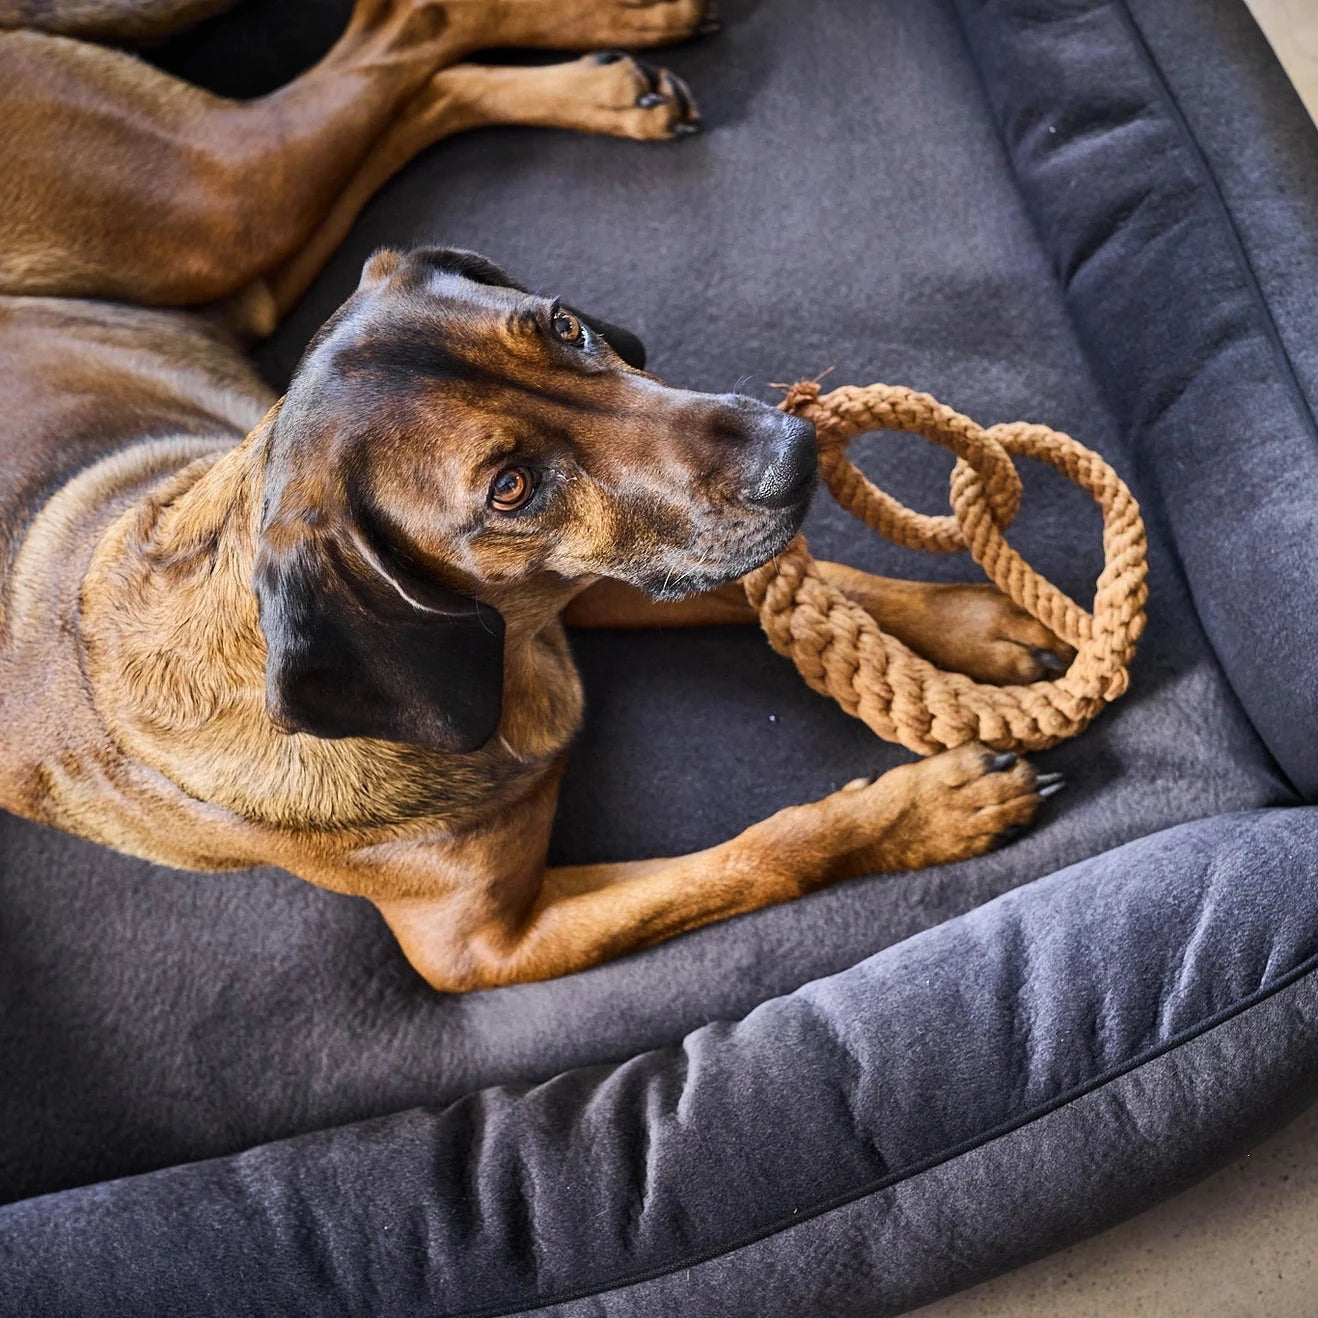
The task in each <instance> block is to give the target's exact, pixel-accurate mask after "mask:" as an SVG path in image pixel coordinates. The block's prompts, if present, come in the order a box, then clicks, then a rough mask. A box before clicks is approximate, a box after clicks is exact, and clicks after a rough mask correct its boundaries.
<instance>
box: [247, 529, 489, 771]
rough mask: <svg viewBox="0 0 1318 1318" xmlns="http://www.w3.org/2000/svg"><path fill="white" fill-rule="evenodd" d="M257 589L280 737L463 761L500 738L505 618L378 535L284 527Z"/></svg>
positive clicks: (262, 555)
mask: <svg viewBox="0 0 1318 1318" xmlns="http://www.w3.org/2000/svg"><path fill="white" fill-rule="evenodd" d="M253 584H254V587H255V591H256V597H257V601H258V603H259V605H260V616H261V630H262V631H263V632H264V633H265V640H266V652H267V657H266V707H267V709H268V710H269V713H270V716H271V718H272V719H273V720H274V721H275V722H276V723H277V724H278V725H279V726H280V727H282V728H284V729H286V730H287V731H290V732H307V733H311V734H312V735H313V736H316V737H330V738H337V737H374V738H379V739H380V740H383V741H399V742H406V743H408V744H410V745H414V746H425V747H428V748H430V749H432V750H440V751H457V752H468V751H473V750H476V749H478V748H479V747H480V746H483V745H484V744H485V743H486V742H487V741H488V740H489V739H490V737H492V736H493V735H494V732H495V729H496V728H497V727H498V724H499V712H500V704H501V698H502V692H503V618H502V617H501V615H500V614H499V612H498V610H496V609H493V608H491V607H489V606H488V605H486V604H481V603H479V602H477V601H476V600H473V599H468V598H467V597H465V596H463V595H460V594H458V593H457V592H455V591H451V590H448V589H446V588H445V587H442V586H439V585H437V584H436V583H435V582H433V581H428V580H426V579H424V578H423V577H422V576H420V574H418V573H417V572H415V571H414V570H412V569H411V568H410V567H409V566H408V565H407V564H406V563H405V562H403V561H402V560H401V559H400V558H398V557H397V556H395V555H392V554H390V553H389V552H388V550H387V548H386V547H384V546H383V544H382V543H381V542H380V540H379V538H378V536H374V535H372V534H371V533H370V529H369V527H366V526H361V527H357V526H354V527H353V528H352V530H351V531H350V532H345V530H344V529H343V528H340V529H338V530H337V531H336V530H333V529H331V528H330V527H329V526H327V525H324V524H322V525H319V526H315V525H308V524H307V523H306V521H305V520H302V519H299V520H298V521H296V522H281V521H278V520H276V521H275V523H273V524H272V525H268V526H267V527H266V529H265V530H264V532H263V534H262V538H261V544H260V548H259V550H258V553H257V559H256V570H255V577H254V582H253Z"/></svg>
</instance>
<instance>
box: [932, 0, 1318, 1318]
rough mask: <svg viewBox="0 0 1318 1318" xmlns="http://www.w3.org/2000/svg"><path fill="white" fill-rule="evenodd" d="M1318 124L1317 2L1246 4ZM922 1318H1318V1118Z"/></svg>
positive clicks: (1313, 1112) (1313, 1114)
mask: <svg viewBox="0 0 1318 1318" xmlns="http://www.w3.org/2000/svg"><path fill="white" fill-rule="evenodd" d="M1248 3H1249V7H1250V8H1251V9H1252V10H1253V11H1254V17H1255V18H1256V19H1257V20H1258V23H1259V26H1260V27H1262V29H1263V31H1264V32H1265V33H1266V34H1267V37H1268V40H1269V41H1270V42H1271V43H1272V46H1273V49H1274V50H1276V52H1277V55H1278V57H1279V58H1280V60H1281V62H1282V65H1283V67H1284V68H1285V69H1286V72H1287V73H1288V74H1289V75H1290V78H1291V81H1292V82H1293V83H1294V84H1295V86H1296V89H1297V90H1298V91H1299V93H1300V96H1301V98H1302V99H1303V101H1304V103H1305V105H1306V106H1307V107H1308V110H1309V113H1310V114H1311V115H1313V116H1314V118H1315V120H1318V0H1248ZM918 1312H919V1314H920V1318H1127V1316H1128V1315H1131V1316H1133V1315H1139V1314H1148V1315H1153V1316H1154V1318H1318V1107H1315V1108H1311V1109H1310V1110H1309V1111H1308V1112H1307V1113H1306V1114H1305V1115H1304V1116H1302V1117H1301V1118H1300V1119H1299V1120H1298V1121H1296V1122H1294V1123H1293V1124H1292V1125H1290V1126H1288V1127H1287V1128H1286V1129H1285V1130H1283V1131H1281V1132H1280V1133H1279V1134H1277V1135H1275V1136H1274V1137H1273V1138H1272V1139H1270V1140H1268V1141H1267V1142H1266V1143H1264V1144H1261V1145H1259V1146H1258V1148H1256V1149H1255V1150H1254V1152H1253V1153H1251V1154H1249V1155H1248V1156H1247V1157H1244V1158H1242V1159H1241V1160H1240V1161H1239V1162H1237V1163H1234V1164H1233V1165H1232V1166H1230V1167H1227V1168H1226V1169H1225V1170H1223V1171H1221V1172H1219V1173H1218V1174H1217V1175H1216V1176H1213V1177H1210V1178H1209V1179H1208V1180H1207V1181H1204V1182H1202V1183H1201V1184H1199V1185H1197V1186H1195V1187H1194V1188H1193V1189H1191V1190H1187V1191H1186V1192H1185V1193H1184V1194H1182V1195H1179V1196H1177V1198H1175V1199H1171V1200H1168V1201H1167V1203H1165V1204H1161V1205H1159V1206H1158V1207H1157V1208H1153V1209H1150V1210H1149V1211H1148V1212H1147V1213H1143V1214H1141V1215H1140V1216H1139V1217H1136V1218H1132V1219H1131V1220H1130V1221H1128V1222H1123V1223H1122V1224H1121V1225H1120V1226H1117V1227H1114V1228H1113V1229H1112V1230H1110V1231H1106V1232H1104V1233H1103V1234H1102V1235H1101V1236H1095V1237H1094V1238H1093V1239H1091V1240H1086V1241H1084V1242H1082V1243H1081V1244H1079V1245H1075V1246H1073V1247H1072V1248H1071V1249H1065V1250H1062V1251H1061V1253H1058V1254H1054V1255H1052V1256H1051V1257H1049V1258H1046V1259H1041V1260H1039V1262H1037V1263H1033V1264H1030V1265H1029V1266H1028V1267H1024V1268H1020V1269H1018V1270H1017V1271H1015V1272H1011V1273H1008V1274H1007V1275H1006V1276H1003V1277H999V1278H997V1279H996V1280H994V1281H990V1282H985V1283H984V1285H982V1286H976V1287H975V1288H974V1289H973V1290H969V1291H964V1292H962V1293H961V1294H960V1295H955V1296H953V1297H952V1298H950V1299H947V1300H942V1301H940V1302H939V1303H937V1304H930V1305H926V1306H925V1307H924V1308H923V1309H920V1310H919V1311H918Z"/></svg>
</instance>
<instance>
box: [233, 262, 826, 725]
mask: <svg viewBox="0 0 1318 1318" xmlns="http://www.w3.org/2000/svg"><path fill="white" fill-rule="evenodd" d="M643 365H644V350H643V349H642V348H641V346H640V344H639V342H638V341H637V340H636V339H635V338H634V336H632V335H630V334H628V333H627V332H626V331H623V330H619V329H617V328H616V327H614V326H611V325H607V324H605V323H603V322H600V321H597V320H594V319H593V318H591V317H589V316H586V315H585V314H583V313H581V312H578V311H575V310H573V309H570V308H567V307H564V306H562V305H561V304H559V303H558V302H556V301H554V300H553V299H550V298H546V297H537V296H533V295H531V294H529V293H527V292H526V291H525V290H524V289H522V288H521V287H520V286H518V285H517V284H515V283H514V282H513V281H512V280H510V279H509V278H508V277H507V276H506V275H504V274H503V272H502V271H500V270H498V269H497V268H496V267H494V266H492V265H490V264H489V263H488V262H486V261H484V260H483V259H482V258H479V257H476V256H473V255H472V254H470V253H465V252H454V251H448V250H421V251H416V252H411V253H409V254H407V255H401V256H400V255H399V254H397V253H393V252H384V253H380V254H377V255H376V256H375V257H373V258H372V259H371V260H370V261H369V262H368V263H367V265H366V268H365V270H364V272H363V277H362V283H361V286H360V287H359V289H358V291H357V292H356V294H354V296H353V297H352V298H350V299H349V301H348V302H347V303H345V305H344V306H343V307H342V308H341V309H340V310H339V312H338V313H336V315H335V316H334V317H333V318H332V319H331V320H330V321H329V323H328V324H327V325H326V326H325V327H324V329H323V330H322V331H321V333H320V334H319V335H318V336H317V338H316V340H315V341H314V342H313V343H312V345H311V347H310V348H309V349H308V351H307V354H306V356H305V357H304V359H303V361H302V364H301V365H300V366H299V368H298V372H297V374H296V376H295V378H294V381H293V384H292V386H291V387H290V389H289V392H288V396H287V398H286V399H285V402H284V404H283V407H282V410H281V412H280V415H279V417H278V419H277V421H276V422H275V425H274V429H273V432H272V435H271V439H270V450H269V459H268V464H267V471H266V495H265V513H264V525H263V539H262V546H261V551H260V555H259V558H258V572H257V580H256V587H257V594H258V597H259V598H260V600H261V604H262V625H263V627H264V628H265V631H266V637H267V642H268V645H269V648H270V653H271V660H270V666H271V678H272V681H271V686H270V697H271V700H270V703H271V708H272V712H274V713H275V715H276V717H277V718H278V719H279V720H280V721H281V722H282V723H284V724H285V725H286V726H289V727H292V728H295V729H298V730H303V731H311V732H315V733H317V734H318V735H322V736H344V735H383V736H390V737H392V738H393V739H398V740H417V739H418V736H417V732H416V729H415V728H410V729H409V727H406V726H405V727H401V728H400V727H398V726H395V725H396V724H397V710H396V708H395V709H394V711H393V714H392V715H390V716H387V717H384V718H383V720H382V719H381V713H382V710H383V708H384V707H385V706H396V705H397V703H398V701H399V700H400V699H404V700H407V699H411V698H412V697H411V696H410V695H409V694H408V693H409V692H413V693H414V689H415V684H416V675H415V672H414V671H412V670H413V669H414V667H415V666H414V664H412V663H411V662H407V663H402V661H401V659H400V652H399V644H395V646H394V650H395V653H394V654H393V655H392V657H391V656H389V655H385V656H384V657H383V660H382V659H381V658H380V657H376V656H371V655H370V654H368V653H367V651H369V650H370V649H371V648H372V644H371V642H370V638H369V637H368V636H361V635H357V636H354V635H353V634H352V633H353V632H354V630H360V628H361V627H362V626H368V630H369V628H370V627H374V629H375V630H376V631H377V633H378V635H379V636H380V637H381V638H382V640H381V644H383V645H384V647H385V648H386V649H387V648H388V638H387V637H385V633H386V632H388V633H390V634H391V635H392V636H393V639H394V641H395V642H398V636H397V634H396V633H397V632H398V631H399V629H400V628H401V630H402V632H403V633H409V632H417V635H416V637H415V638H414V641H415V642H416V644H418V645H419V654H420V655H421V656H423V657H422V659H421V662H422V665H423V667H424V666H425V665H426V664H427V663H429V664H430V665H431V667H433V666H434V663H435V661H436V660H437V659H439V658H440V657H442V655H443V654H444V653H445V652H447V651H450V650H462V649H463V648H464V647H465V648H466V650H467V653H468V658H470V659H471V660H472V662H471V663H463V662H459V663H458V664H457V667H456V670H455V671H454V672H452V673H451V674H450V676H451V678H452V680H453V681H454V682H459V683H461V682H468V683H474V684H475V685H477V686H479V687H483V688H488V687H489V678H488V675H487V674H484V673H483V671H478V670H480V669H481V666H482V665H485V666H487V667H488V664H489V662H490V660H491V654H490V651H491V649H492V646H491V645H490V644H489V641H488V640H487V641H486V642H482V640H481V636H482V635H484V636H485V637H486V638H489V639H493V638H494V636H495V633H499V634H500V635H501V620H500V619H499V616H498V614H497V612H496V611H495V610H494V609H492V608H490V607H488V606H481V605H477V603H476V602H475V601H476V600H479V599H482V598H484V599H485V600H486V601H488V600H490V599H494V600H497V601H500V602H502V603H503V604H504V607H507V602H508V601H509V600H510V599H514V598H515V597H516V595H517V592H519V591H527V592H537V591H539V592H541V593H543V592H545V591H546V590H561V586H562V583H563V582H564V581H565V580H566V581H576V580H580V579H582V578H593V577H601V576H603V577H613V578H616V579H618V580H622V581H626V582H629V583H631V584H633V585H636V586H639V587H640V588H641V589H643V590H645V591H647V592H648V593H650V594H651V595H653V596H655V597H656V598H665V597H666V598H676V597H679V596H682V595H688V594H693V593H697V592H699V591H703V590H708V589H711V588H713V587H714V586H717V585H720V584H722V583H723V582H726V581H729V580H733V579H735V578H737V577H739V576H742V575H744V574H745V573H746V572H749V571H750V570H752V569H753V568H755V567H757V566H759V565H760V564H761V563H763V562H765V561H766V560H767V559H768V558H769V557H771V556H772V555H773V554H774V553H776V552H777V551H778V550H779V549H781V548H782V547H783V546H784V545H785V544H786V543H787V542H788V541H789V540H790V539H791V537H792V536H793V535H794V534H795V533H796V531H797V529H798V528H799V527H800V524H801V521H802V519H803V518H804V515H805V511H806V507H807V504H808V501H809V497H810V493H811V490H812V488H813V485H814V478H815V467H816V458H815V440H814V432H813V429H812V428H811V427H810V425H809V424H808V423H807V422H804V421H801V420H799V419H798V418H795V417H791V416H788V415H786V414H784V413H782V412H779V411H777V410H776V409H774V408H771V407H768V406H766V405H765V404H762V403H758V402H755V401H753V400H751V399H748V398H743V397H740V396H734V395H710V394H697V393H690V392H687V391H685V390H680V389H671V388H669V387H667V386H666V385H664V384H662V383H661V382H660V381H659V380H657V379H655V378H654V377H653V376H650V375H647V374H645V373H644V371H643V370H642V369H641V367H642V366H643ZM327 615H328V616H327ZM373 615H374V616H373ZM368 619H370V623H369V625H368V624H367V620H368ZM401 648H402V650H406V649H407V648H408V645H407V644H405V643H404V644H402V646H401ZM336 652H337V653H338V654H339V656H340V660H339V661H335V660H334V654H335V653H336ZM289 655H292V656H293V659H292V662H291V664H290V663H289V662H287V660H288V656H289ZM344 655H347V657H348V660H349V663H350V664H357V665H359V666H360V665H361V664H362V663H365V664H366V665H367V667H369V668H371V669H378V668H379V666H380V664H381V662H384V663H385V665H386V666H388V665H390V664H392V665H393V666H394V668H395V669H397V671H396V672H395V673H394V674H393V677H394V680H389V681H386V682H385V683H384V688H385V689H384V690H383V691H382V692H379V693H377V695H376V696H374V697H371V698H368V699H366V700H365V702H364V703H365V705H366V706H369V707H370V708H369V710H368V711H367V713H366V715H365V716H364V717H348V718H347V719H346V723H345V717H346V716H345V714H344V712H343V710H342V701H340V700H338V699H337V697H336V696H335V688H338V690H339V691H342V690H343V689H344V679H343V673H342V671H340V670H341V669H342V668H343V666H344V665H343V662H342V659H343V656H344ZM425 655H429V660H427V659H426V658H425V657H424V656H425ZM400 664H401V666H400ZM439 666H440V667H445V665H444V664H443V663H440V664H439ZM368 685H374V686H377V687H378V686H379V685H380V683H379V682H378V680H376V681H374V682H373V683H371V684H368ZM447 685H450V686H451V685H452V682H448V683H447ZM308 693H310V697H309V696H308ZM358 694H359V696H360V693H358ZM446 699H447V700H449V701H450V702H451V699H452V692H447V693H446ZM327 701H329V702H331V703H332V704H333V705H334V708H333V709H332V710H327V709H326V708H325V706H326V702H327ZM359 703H361V701H360V700H359ZM432 703H433V702H432ZM441 703H444V702H443V701H441ZM458 703H459V704H461V703H462V701H461V700H459V702H458ZM479 703H480V708H479V709H478V710H471V711H468V713H467V714H466V715H461V714H460V715H459V716H458V717H457V718H456V721H455V720H454V719H441V720H440V721H439V724H437V725H436V726H435V727H433V728H431V729H430V731H429V733H427V734H425V735H423V736H421V737H420V740H421V741H422V743H423V744H432V745H442V746H444V747H446V748H454V747H461V748H469V747H470V746H471V745H472V744H473V742H475V741H476V738H477V736H479V735H480V733H481V732H482V731H483V732H484V736H482V737H481V740H484V737H485V736H488V735H489V733H490V732H491V731H492V730H493V723H492V722H490V708H489V702H488V700H485V701H483V702H479ZM493 719H494V722H497V704H496V707H495V709H494V713H493ZM405 722H406V720H405ZM449 724H452V725H453V726H448V725H449ZM386 725H388V728H390V729H391V730H386V731H384V732H381V731H379V730H378V729H379V728H380V727H383V726H386ZM459 725H460V726H459ZM364 728H366V729H368V730H363V729H364ZM370 728H374V729H376V730H375V731H371V730H369V729H370ZM403 734H407V735H403ZM476 744H479V743H476Z"/></svg>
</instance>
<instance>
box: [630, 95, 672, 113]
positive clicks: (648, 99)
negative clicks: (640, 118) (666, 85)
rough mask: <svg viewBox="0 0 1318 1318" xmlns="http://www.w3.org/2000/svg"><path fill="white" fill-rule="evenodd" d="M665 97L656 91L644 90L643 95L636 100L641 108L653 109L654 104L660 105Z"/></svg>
mask: <svg viewBox="0 0 1318 1318" xmlns="http://www.w3.org/2000/svg"><path fill="white" fill-rule="evenodd" d="M664 100H665V98H664V97H663V96H661V95H660V94H659V93H658V92H646V93H645V95H644V96H642V97H641V98H640V100H638V101H637V102H636V104H637V105H639V106H640V107H641V109H642V110H653V109H654V107H655V106H656V105H662V104H663V103H664Z"/></svg>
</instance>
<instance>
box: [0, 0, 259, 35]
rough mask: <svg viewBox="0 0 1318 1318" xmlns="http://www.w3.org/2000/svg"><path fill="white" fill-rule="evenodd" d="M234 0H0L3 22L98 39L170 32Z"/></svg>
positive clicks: (0, 23) (6, 25)
mask: <svg viewBox="0 0 1318 1318" xmlns="http://www.w3.org/2000/svg"><path fill="white" fill-rule="evenodd" d="M233 3H234V0H0V28H20V27H25V28H33V29H36V30H37V31H40V32H54V33H56V34H58V35H59V36H65V37H86V38H88V39H90V40H93V41H142V40H145V39H148V38H151V37H163V36H168V35H169V34H170V33H171V32H182V31H183V29H184V28H189V27H192V25H193V24H194V23H200V22H201V20H202V19H203V18H209V17H210V16H211V15H212V14H218V13H219V12H220V11H221V10H223V9H228V8H229V7H230V6H231V5H232V4H233Z"/></svg>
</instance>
